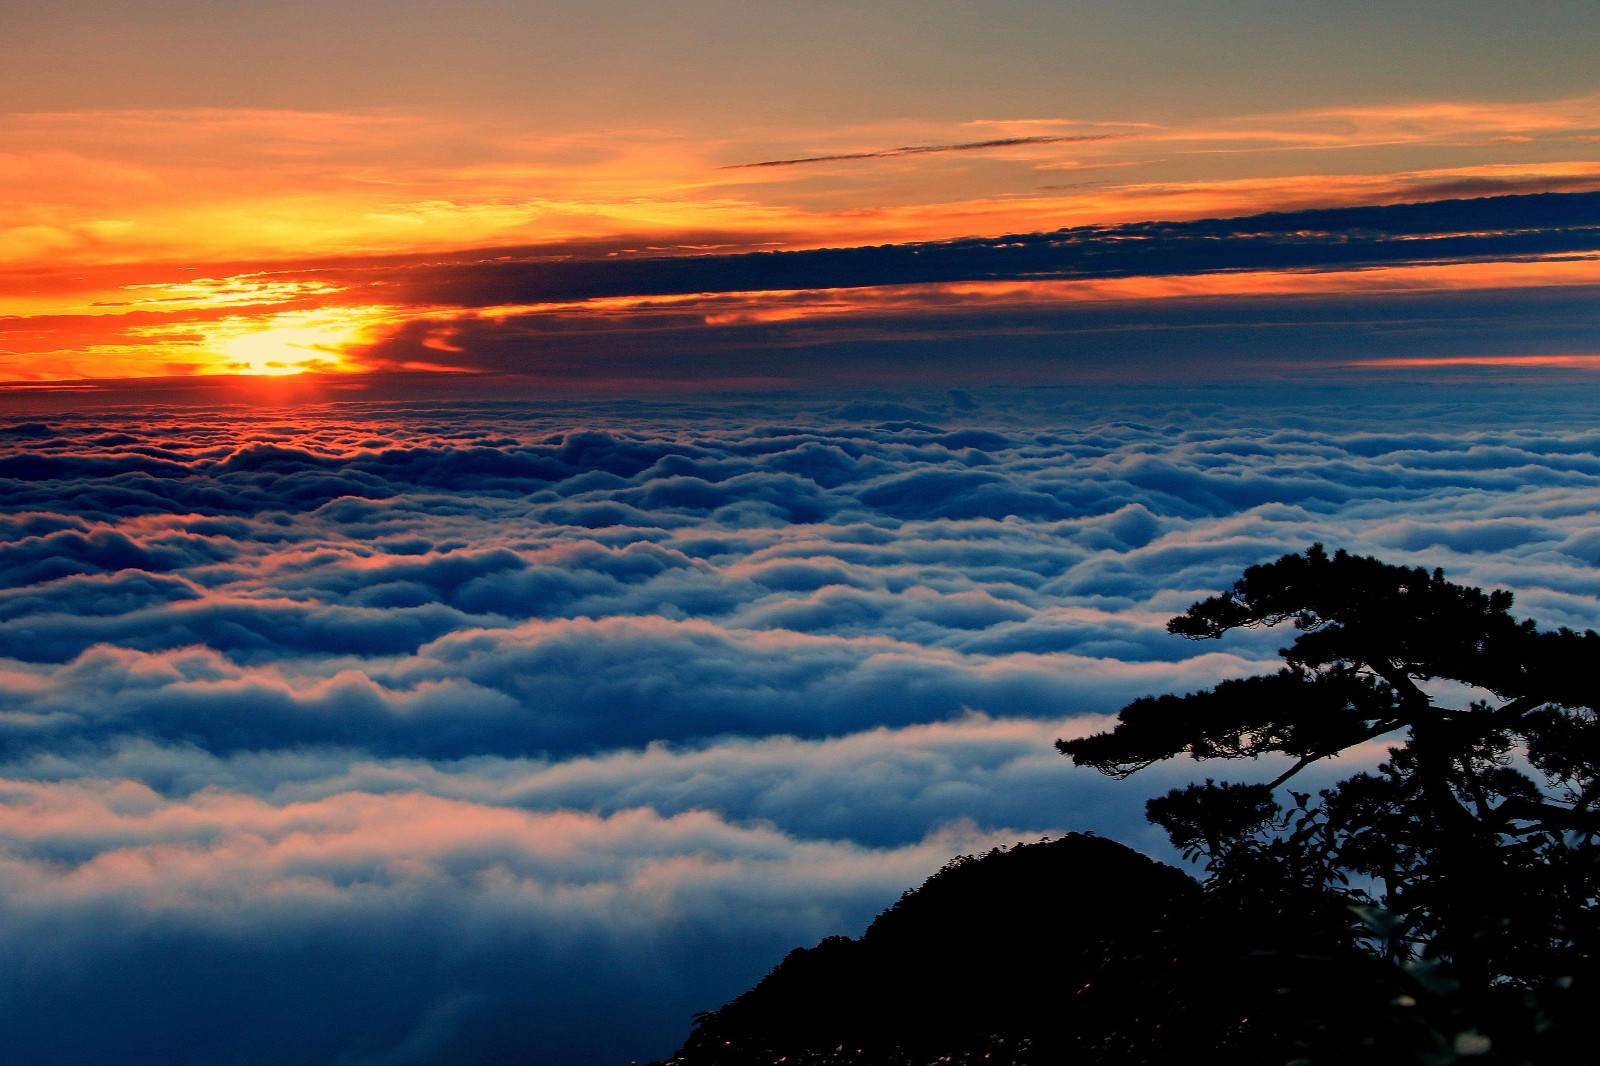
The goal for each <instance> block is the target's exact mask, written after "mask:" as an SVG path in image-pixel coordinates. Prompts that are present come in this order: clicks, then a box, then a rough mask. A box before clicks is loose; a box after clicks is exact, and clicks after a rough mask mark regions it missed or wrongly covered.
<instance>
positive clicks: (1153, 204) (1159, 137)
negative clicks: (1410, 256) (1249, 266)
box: [0, 95, 1600, 381]
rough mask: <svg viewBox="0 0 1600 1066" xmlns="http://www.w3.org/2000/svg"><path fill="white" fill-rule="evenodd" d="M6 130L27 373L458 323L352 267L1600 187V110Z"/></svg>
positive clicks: (947, 300)
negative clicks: (691, 128)
mask: <svg viewBox="0 0 1600 1066" xmlns="http://www.w3.org/2000/svg"><path fill="white" fill-rule="evenodd" d="M0 134H3V135H4V139H5V143H6V145H7V147H6V150H5V152H4V154H3V155H0V182H3V183H4V188H5V190H6V193H5V196H4V197H3V199H0V281H3V282H4V284H3V286H0V380H10V381H41V380H57V379H77V378H100V377H116V378H123V377H143V376H167V375H187V374H229V373H237V374H253V375H291V374H299V373H307V372H315V373H349V372H358V371H360V370H362V369H364V368H365V367H366V366H368V365H369V362H368V361H366V360H364V359H363V355H362V352H363V351H364V350H365V349H366V348H367V347H369V346H370V345H372V344H373V343H375V342H376V341H378V340H380V339H382V338H383V337H384V336H385V335H386V334H387V333H388V332H390V331H393V330H395V329H397V328H399V327H400V326H402V325H403V324H404V323H405V322H407V321H412V320H418V319H425V318H428V317H429V316H436V315H439V314H441V313H443V312H447V311H448V308H447V307H439V306H417V305H415V303H414V302H413V303H412V304H410V305H408V306H398V305H395V304H393V303H392V302H386V301H385V299H383V298H382V294H381V293H377V292H371V293H369V292H363V291H361V290H360V287H359V285H356V287H354V288H352V284H354V283H352V282H351V280H350V279H349V278H348V277H346V276H345V273H347V272H345V273H341V268H340V267H339V263H341V262H344V261H347V260H349V258H350V257H353V256H354V257H374V256H377V257H384V256H388V257H395V256H400V257H407V256H409V257H416V256H419V255H420V256H423V257H426V256H428V255H444V256H454V257H458V258H459V257H460V256H461V255H462V254H463V251H464V250H467V249H472V248H486V249H493V248H513V247H515V248H518V249H520V251H519V253H518V254H519V255H520V256H523V257H526V256H527V255H529V254H533V255H535V256H537V255H538V254H547V255H549V256H551V257H552V261H553V262H566V261H570V260H572V259H573V258H574V257H577V258H583V257H586V256H587V257H600V258H602V259H606V258H611V259H615V258H618V257H628V256H639V255H651V254H657V255H659V254H674V255H695V254H712V253H717V252H738V251H746V250H773V249H799V248H820V247H850V246H865V245H879V244H895V243H901V242H909V241H936V240H946V239H951V238H958V237H967V236H993V235H999V234H1004V233H1013V232H1016V233H1021V232H1035V231H1041V230H1052V229H1056V228H1059V227H1064V226H1083V225H1115V224H1118V223H1127V222H1133V221H1139V220H1148V219H1169V220H1181V219H1200V218H1215V217H1233V216H1242V215H1250V214H1255V213H1259V212H1262V211H1273V210H1294V209H1303V208H1316V207H1332V206H1344V205H1360V204H1383V203H1401V202H1408V201H1417V200H1428V199H1439V198H1448V197H1451V196H1472V195H1490V194H1493V193H1495V192H1497V191H1504V192H1536V191H1544V190H1553V191H1582V190H1587V189H1595V188H1600V96H1596V95H1583V96H1569V97H1560V98H1554V99H1550V100H1545V101H1533V102H1526V101H1524V102H1494V101H1487V102H1485V101H1459V100H1458V101H1432V102H1417V101H1406V102H1402V103H1395V104H1389V105H1374V104H1366V105H1362V106H1352V107H1349V108H1343V109H1341V108H1320V109H1315V110H1305V109H1302V110H1288V111H1284V112H1281V113H1276V114H1274V113H1255V114H1240V115H1234V116H1208V117H1205V118H1204V119H1203V120H1201V119H1191V120H1189V121H1185V122H1172V121H1167V122H1157V121H1149V122H1140V121H1133V120H1105V121H1098V120H1095V119H1092V118H1084V119H1064V118H1042V117H1027V116H1021V117H1012V118H1000V117H990V118H969V119H965V120H963V121H961V122H954V123H948V122H947V123H939V122H931V121H925V120H923V121H913V122H899V123H892V122H881V121H880V122H870V123H862V124H860V125H856V126H844V127H831V128H809V129H808V128H801V127H793V126H787V127H786V126H783V125H774V126H772V127H769V128H765V129H761V130H759V131H745V132H742V133H741V132H740V131H738V130H733V131H727V132H725V133H724V134H723V135H722V136H719V137H717V138H706V137H704V136H703V135H702V136H693V135H691V134H690V133H688V132H687V131H677V132H674V131H673V130H672V129H671V128H670V127H664V126H659V125H653V126H648V127H644V126H638V127H633V126H616V127H609V128H604V129H587V130H578V131H572V130H567V131H564V132H563V131H548V130H538V129H529V128H522V127H519V126H517V125H516V124H515V123H513V122H511V121H508V120H506V119H505V118H503V117H502V118H495V119H491V118H463V117H460V116H450V115H439V114H435V115H431V116H430V115H427V114H401V113H393V112H345V113H336V112H310V111H276V110H259V109H255V110H229V109H218V108H201V109H188V110H178V109H168V110H115V111H111V110H96V111H78V112H48V113H45V112H41V113H26V114H11V115H9V116H3V117H0ZM1063 138H1066V139H1063ZM996 142H1003V143H998V144H997V143H996ZM903 146H913V147H912V148H905V147H903ZM916 146H921V147H916ZM874 153H877V156H876V157H872V158H867V157H868V156H873V155H874ZM830 156H858V157H861V158H844V159H838V158H827V157H830ZM818 157H822V158H818ZM812 159H815V160H816V161H813V162H807V161H806V160H812ZM767 161H775V162H774V164H773V165H763V166H748V165H746V164H752V163H765V162H767ZM540 249H545V250H546V251H545V252H544V253H540V251H539V250H540ZM488 254H489V255H490V256H491V257H492V256H493V254H494V253H492V252H491V253H488ZM409 261H413V262H414V261H416V260H415V259H414V258H413V259H412V260H409ZM321 262H326V263H328V264H331V265H330V266H329V267H327V268H326V269H322V268H319V267H318V264H319V263H321ZM319 271H320V273H319ZM1597 280H1600V279H1597V278H1596V276H1595V270H1594V265H1593V263H1592V261H1590V260H1587V259H1579V260H1575V261H1551V262H1506V263H1494V264H1483V263H1454V264H1445V265H1437V266H1415V265H1413V266H1397V267H1386V268H1381V269H1375V270H1363V271H1337V270H1324V271H1319V272H1313V273H1308V272H1294V273H1275V272H1271V271H1267V272H1263V271H1254V272H1248V273H1246V274H1238V273H1230V274H1226V275H1219V276H1214V277H1207V276H1189V277H1154V278H1138V277H1134V278H1120V279H1103V280H1095V281H1063V282H1042V283H1038V284H1033V285H1029V284H1023V283H1007V282H999V283H996V284H995V285H994V286H991V287H987V288H986V287H985V286H983V285H965V286H949V285H944V286H938V285H935V286H916V285H908V286H888V287H881V286H880V287H877V288H873V289H868V290H843V291H836V292H798V293H797V292H793V291H784V292H772V293H764V294H763V293H752V292H736V293H726V294H717V295H712V294H706V295H702V296H686V297H677V298H672V299H663V298H645V297H640V298H614V299H612V298H603V299H599V300H590V301H584V300H578V301H567V302H562V303H559V304H552V305H542V306H540V307H539V308H536V309H529V308H523V309H521V310H520V311H519V312H518V313H523V314H541V315H547V316H558V315H587V316H590V317H593V316H594V315H597V314H599V315H608V316H623V315H631V316H634V317H635V318H641V317H642V316H646V315H649V314H652V313H656V312H658V311H660V310H662V309H663V308H669V307H670V308H674V309H675V313H676V312H681V311H682V310H684V309H685V308H687V307H690V306H691V305H692V306H693V307H696V308H703V309H704V321H705V322H706V323H707V324H711V325H717V324H724V323H735V322H752V321H783V320H801V319H810V318H817V317H819V316H834V317H837V316H841V315H849V314H861V313H869V312H871V311H873V310H878V311H881V310H883V309H885V308H886V307H888V306H889V305H894V306H896V307H897V308H899V309H901V310H904V309H905V308H906V306H907V305H908V304H909V303H911V302H914V301H927V302H928V303H929V305H930V306H939V307H949V306H953V305H956V304H961V303H962V302H964V301H966V302H971V301H975V300H981V301H986V302H993V301H995V300H1000V301H1003V302H1026V303H1041V302H1049V301H1069V302H1070V301H1083V300H1102V299H1128V298H1142V299H1159V298H1168V297H1177V296H1198V295H1224V294H1226V295H1240V294H1246V293H1255V294H1260V293H1280V294H1282V293H1311V292H1353V291H1360V290H1374V289H1384V288H1386V287H1387V288H1393V287H1396V286H1398V287H1411V288H1418V289H1441V290H1448V289H1452V288H1481V287H1491V286H1500V285H1503V286H1510V287H1519V286H1527V285H1577V284H1595V283H1596V281H1597ZM468 313H469V314H472V315H477V316H479V317H482V316H484V315H489V314H491V312H486V311H477V312H468ZM384 365H390V366H392V364H387V363H386V364H384ZM408 365H410V366H412V368H413V369H423V368H441V369H442V368H450V367H451V366H452V364H451V363H450V362H449V360H448V359H445V360H442V361H441V362H439V363H437V364H435V363H432V362H428V361H420V362H419V361H416V360H411V361H409V362H408Z"/></svg>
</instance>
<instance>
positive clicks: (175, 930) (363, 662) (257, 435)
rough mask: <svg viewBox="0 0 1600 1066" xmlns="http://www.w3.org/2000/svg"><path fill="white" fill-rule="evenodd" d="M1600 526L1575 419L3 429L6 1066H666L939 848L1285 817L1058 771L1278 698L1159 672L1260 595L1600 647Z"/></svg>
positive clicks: (1562, 403) (1239, 663) (1591, 444)
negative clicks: (756, 986) (767, 979)
mask: <svg viewBox="0 0 1600 1066" xmlns="http://www.w3.org/2000/svg"><path fill="white" fill-rule="evenodd" d="M1396 426H1403V427H1405V429H1404V430H1403V431H1397V430H1395V429H1394V428H1393V427H1396ZM1597 515H1600V433H1595V432H1594V431H1593V430H1592V429H1591V427H1590V424H1589V418H1588V405H1587V404H1585V403H1583V397H1582V396H1578V395H1574V394H1571V393H1570V392H1569V393H1565V394H1555V393H1542V392H1538V391H1534V390H1526V391H1521V392H1515V393H1512V392H1506V391H1501V392H1496V393H1493V394H1490V393H1486V392H1472V391H1469V390H1465V389H1450V390H1440V389H1418V390H1415V391H1414V392H1411V393H1406V392H1405V391H1404V390H1397V391H1396V392H1394V393H1392V394H1385V397H1384V398H1383V399H1382V401H1381V402H1379V401H1378V400H1377V399H1375V398H1374V397H1373V396H1370V395H1363V396H1357V395H1349V396H1341V395H1339V394H1337V393H1329V394H1324V395H1320V396H1316V397H1311V398H1307V397H1303V396H1295V395H1291V394H1288V393H1285V392H1272V391H1270V390H1266V391H1263V392H1262V393H1259V394H1255V393H1252V394H1248V395H1242V396H1225V395H1221V394H1217V393H1191V394H1184V395H1179V394H1166V395H1152V396H1142V395H1140V394H1137V393H1133V392H1125V393H1120V394H1116V395H1113V396H1108V397H1092V398H1091V397H1085V396H1072V397H1067V398H1065V399H1063V398H1061V397H1058V396H1056V395H1054V394H1051V393H1042V392H1041V393H1026V394H1001V393H995V394H984V393H977V394H972V395H969V394H965V393H962V394H956V395H951V396H947V397H923V398H917V397H910V398H907V397H900V398H896V399H894V400H893V401H878V400H862V401H857V402H854V403H850V404H847V405H842V406H841V405H840V404H839V403H837V402H835V403H832V404H827V403H821V404H807V403H802V402H797V401H786V402H782V403H780V402H778V401H773V402H772V403H766V404H760V403H739V404H733V403H730V404H727V405H724V406H722V407H720V408H712V407H705V406H692V405H680V406H676V407H672V406H665V405H663V406H644V405H602V404H595V405H589V406H571V407H561V408H556V407H551V408H538V409H530V408H525V407H513V406H505V407H497V406H477V407H448V406H447V407H439V408H426V407H417V406H409V407H407V406H401V405H393V406H382V405H350V406H335V407H328V408H319V409H315V410H311V411H300V412H293V413H292V414H290V413H286V412H278V413H275V414H273V415H271V416H270V417H263V416H262V415H260V414H259V413H250V412H226V413H225V414H224V415H222V416H210V415H207V416H202V415H201V414H200V413H198V412H195V411H186V410H180V409H176V408H152V409H129V410H126V411H121V412H116V413H104V412H101V413H98V414H96V415H95V416H94V417H92V418H90V417H85V416H60V417H52V418H51V419H49V420H48V421H45V422H23V421H20V420H16V421H12V422H10V423H0V579H3V581H0V623H3V624H0V692H3V693H4V701H3V705H0V779H3V780H0V805H3V807H4V812H5V813H4V817H3V818H0V886H4V887H3V888H0V958H5V959H6V960H7V961H6V962H5V963H4V964H3V965H4V967H5V968H6V969H7V970H9V971H11V972H9V973H7V974H6V975H5V980H0V1013H4V1014H6V1015H7V1016H9V1017H12V1018H20V1019H24V1021H23V1023H22V1024H20V1025H9V1026H7V1027H5V1029H4V1031H3V1032H0V1057H4V1058H6V1059H7V1060H8V1061H26V1062H36V1063H40V1064H51V1063H67V1062H76V1061H96V1060H105V1059H107V1058H108V1057H115V1058H117V1059H118V1061H126V1062H133V1063H138V1062H151V1063H154V1062H160V1063H163V1064H173V1066H177V1064H185V1063H194V1064H201V1063H214V1062H219V1061H228V1062H240V1063H257V1062H259V1063H263V1064H266V1063H280V1062H286V1061H295V1062H304V1063H312V1064H324V1063H325V1064H327V1066H355V1064H376V1063H391V1064H398V1063H439V1064H457V1063H462V1064H464V1063H492V1062H501V1061H506V1060H508V1059H512V1058H516V1059H528V1060H530V1061H535V1062H550V1063H580V1062H619V1061H623V1060H625V1059H627V1058H643V1057H648V1056H654V1055H660V1054H663V1053H665V1052H666V1051H669V1050H670V1049H671V1047H672V1045H673V1044H674V1043H675V1042H676V1041H677V1040H678V1039H679V1038H681V1036H682V1035H683V1034H684V1032H685V1031H686V1027H687V1020H688V1016H689V1014H690V1013H691V1012H692V1011H695V1010H700V1009H706V1008H709V1007H714V1006H716V1005H718V1004H719V1003H720V1002H722V1001H723V1000H724V999H726V998H727V997H728V996H729V995H731V994H732V993H734V992H736V991H738V990H740V989H741V988H743V987H745V986H746V985H748V984H749V983H750V982H752V981H753V980H754V979H755V978H757V977H759V976H760V974H761V973H763V972H765V970H766V969H767V968H769V967H770V966H771V965H773V964H774V963H775V962H776V961H777V960H778V959H779V958H780V957H781V955H782V953H783V952H784V951H785V950H787V948H788V947H791V946H794V945H796V944H801V943H808V942H811V941H814V940H815V939H817V938H818V937H820V936H823V935H827V934H830V933H835V932H846V933H853V932H857V931H859V929H860V928H861V927H862V926H863V925H864V924H865V922H866V921H867V920H868V919H869V918H870V917H871V915H872V914H873V913H874V912H875V911H876V910H878V909H880V908H881V907H883V906H885V905H886V904H887V903H889V902H891V901H892V900H893V899H894V898H895V896H896V895H898V893H899V892H900V891H901V890H902V889H904V888H906V887H909V886H911V885H913V884H915V883H917V882H918V881H919V880H920V879H921V878H922V877H924V876H926V875H927V874H928V873H931V872H932V871H933V870H934V869H936V868H937V867H938V866H939V865H940V864H941V863H942V862H943V861H945V860H946V859H947V858H949V857H950V856H951V855H953V854H955V853H957V852H960V851H963V850H970V849H973V848H980V847H987V846H989V845H990V844H992V843H996V842H1007V841H1014V840H1017V839H1025V838H1035V837H1037V836H1040V835H1043V834H1046V833H1052V832H1060V831H1064V830H1068V829H1093V830H1096V831H1099V832H1101V833H1104V834H1106V835H1110V836H1114V837H1117V838H1118V839H1122V840H1125V841H1128V842H1130V843H1133V844H1135V845H1136V846H1140V847H1143V848H1145V849H1146V850H1149V851H1152V852H1155V853H1162V854H1164V852H1162V850H1161V849H1162V847H1163V845H1162V842H1161V841H1160V840H1159V838H1158V836H1157V835H1156V834H1154V833H1153V832H1152V831H1151V830H1150V829H1149V827H1147V826H1146V825H1145V824H1144V822H1143V817H1142V805H1143V800H1144V799H1146V798H1147V797H1149V796H1151V795H1154V794H1158V793H1159V792H1161V791H1163V790H1165V789H1166V788H1168V787H1172V786H1173V785H1174V784H1177V783H1180V782H1182V781H1187V780H1189V779H1191V778H1192V777H1193V776H1196V775H1198V774H1202V773H1213V774H1215V773H1219V772H1221V773H1223V774H1227V773H1229V772H1230V771H1231V772H1234V773H1235V774H1236V775H1237V774H1238V773H1240V772H1242V773H1245V774H1260V773H1265V772H1269V771H1270V768H1268V767H1264V766H1263V767H1225V768H1224V767H1210V766H1206V767H1191V766H1187V765H1173V766H1169V767H1163V768H1158V769H1153V770H1151V771H1148V772H1147V773H1145V774H1141V775H1139V776H1137V777H1135V778H1134V779H1132V780H1130V781H1127V782H1112V781H1109V780H1106V779H1104V778H1101V777H1099V776H1098V775H1092V774H1087V773H1082V772H1078V771H1075V770H1074V769H1073V768H1072V767H1070V766H1069V765H1068V764H1067V763H1066V762H1065V761H1064V760H1062V759H1061V758H1060V757H1059V756H1057V755H1056V754H1055V752H1054V750H1053V748H1052V747H1051V741H1052V740H1053V739H1055V738H1056V737H1058V736H1063V735H1069V734H1075V733H1079V732H1083V731H1087V730H1093V729H1096V728H1100V727H1103V725H1104V724H1105V722H1106V718H1105V716H1106V715H1108V714H1111V713H1113V712H1115V711H1116V709H1117V708H1118V707H1120V706H1121V705H1122V704H1123V703H1124V702H1126V701H1128V700H1130V699H1132V698H1134V697H1136V696H1139V695H1143V694H1147V693H1155V692H1162V691H1175V690H1188V689H1193V688H1196V687H1202V686H1205V685H1209V684H1212V683H1214V682H1215V681H1217V680H1219V679H1221V678H1224V677H1228V676H1234V675H1238V674H1241V673H1249V672H1254V671H1259V670H1262V669H1266V668H1269V666H1270V665H1271V663H1272V661H1273V659H1274V649H1275V648H1276V647H1277V646H1279V645H1280V644H1282V643H1285V640H1284V639H1283V638H1282V637H1281V635H1278V634H1273V633H1270V632H1268V633H1245V634H1241V635H1237V636H1233V637H1230V638H1229V639H1228V640H1226V641H1224V642H1221V643H1219V644H1199V645H1197V644H1193V643H1190V642H1188V641H1185V640H1182V639H1180V638H1176V637H1172V636H1170V635H1168V634H1167V633H1166V632H1165V631H1164V628H1163V625H1164V623H1165V621H1166V619H1167V618H1168V617H1169V616H1170V615H1172V614H1174V613H1176V612H1177V611H1180V610H1181V609H1182V608H1183V607H1184V606H1186V605H1187V604H1188V603H1189V602H1191V601H1192V600H1194V599H1197V598H1199V597H1202V596H1205V595H1210V594H1213V593H1215V592H1216V591H1218V590H1219V589H1221V588H1223V587H1225V586H1226V585H1227V584H1229V583H1230V582H1231V581H1232V580H1233V579H1234V578H1235V577H1237V575H1238V573H1239V571H1240V570H1241V569H1242V568H1243V567H1245V566H1247V565H1250V564H1252V563H1256V562H1260V561H1264V560H1267V559H1270V558H1274V557H1276V556H1277V555H1280V554H1282V553H1284V552H1289V551H1297V550H1300V549H1303V548H1305V547H1306V546H1307V545H1308V544H1310V543H1311V542H1312V541H1322V542H1324V543H1327V544H1328V545H1329V546H1331V547H1343V548H1348V549H1351V550H1353V551H1358V552H1365V553H1372V554H1377V555H1379V556H1380V557H1383V558H1385V559H1387V560H1389V561H1394V562H1406V563H1414V564H1418V565H1424V566H1430V567H1432V566H1443V567H1445V568H1446V570H1447V571H1448V572H1449V574H1450V576H1451V577H1452V579H1454V580H1458V581H1463V582H1467V583H1471V584H1481V585H1491V586H1501V587H1509V588H1512V589H1514V590H1515V591H1516V594H1517V604H1518V611H1519V612H1520V613H1523V614H1527V615H1530V616H1532V617H1535V618H1537V619H1538V620H1539V621H1541V622H1542V623H1545V624H1550V625H1572V626H1578V627H1589V626H1594V625H1596V624H1597V623H1600V598H1597V597H1600V571H1597V570H1596V562H1597V560H1600V535H1597V534H1596V532H1595V530H1596V529H1600V521H1597ZM1336 772H1337V768H1330V769H1328V770H1325V771H1323V773H1324V775H1325V776H1331V775H1333V774H1335V773H1336ZM1085 875H1086V876H1092V872H1086V874H1085ZM69 1017H70V1018H73V1019H75V1022H74V1024H73V1026H72V1027H71V1029H70V1033H69V1034H68V1035H64V1032H66V1030H65V1029H64V1028H63V1027H64V1026H65V1024H66V1021H65V1020H66V1019H67V1018H69Z"/></svg>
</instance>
